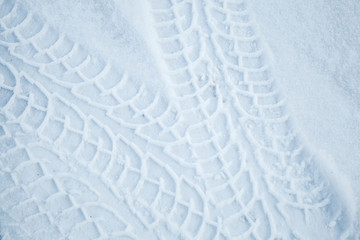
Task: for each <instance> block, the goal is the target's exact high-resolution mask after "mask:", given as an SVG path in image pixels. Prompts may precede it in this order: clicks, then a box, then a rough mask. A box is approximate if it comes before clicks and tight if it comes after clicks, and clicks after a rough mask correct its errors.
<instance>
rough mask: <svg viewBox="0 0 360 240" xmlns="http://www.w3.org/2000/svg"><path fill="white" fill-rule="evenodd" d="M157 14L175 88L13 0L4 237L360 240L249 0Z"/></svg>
mask: <svg viewBox="0 0 360 240" xmlns="http://www.w3.org/2000/svg"><path fill="white" fill-rule="evenodd" d="M149 10H150V11H151V12H152V14H153V25H154V28H155V30H156V32H157V33H158V41H159V45H160V48H161V50H162V53H161V54H162V56H163V62H164V64H165V65H166V73H165V74H164V75H165V76H167V78H166V79H165V80H166V81H167V82H168V85H169V86H170V89H169V91H171V94H169V93H168V92H165V91H166V89H165V90H164V89H155V88H153V87H151V86H149V84H150V83H151V81H142V80H141V79H138V78H136V77H135V75H133V74H132V73H130V72H124V71H122V69H121V66H120V67H119V66H113V65H112V64H111V63H109V62H107V61H106V60H104V59H99V58H97V57H94V56H92V55H91V53H89V52H90V51H89V50H87V49H84V48H82V47H81V46H80V45H78V44H76V43H74V42H73V41H71V39H69V38H68V37H66V36H65V35H62V34H60V33H59V32H58V31H57V30H56V29H55V28H53V27H52V26H49V25H48V24H46V22H43V21H42V20H41V19H40V18H39V17H38V16H35V15H32V14H31V13H30V12H28V11H27V10H26V9H24V7H22V5H20V4H18V3H16V1H4V2H3V3H2V5H1V7H0V18H1V19H0V56H1V57H0V74H1V75H0V76H1V77H0V96H1V98H0V108H1V109H0V122H1V126H0V160H1V161H0V226H1V231H2V235H3V237H4V239H309V238H313V239H345V238H350V237H351V232H352V228H351V224H352V219H351V216H350V214H349V212H348V206H347V205H346V203H345V202H344V201H342V198H339V197H338V196H337V191H336V189H335V188H334V187H333V186H332V185H331V179H328V178H327V176H326V175H324V174H323V173H322V172H321V169H319V166H318V165H317V160H316V159H317V158H318V156H317V155H315V154H314V153H312V151H310V150H308V148H307V147H306V146H305V144H304V142H303V141H302V140H301V138H300V137H299V136H298V134H296V133H295V129H294V126H293V125H292V123H291V120H290V119H289V116H288V114H287V112H286V109H285V106H284V104H285V103H284V101H283V100H282V99H281V96H280V93H279V92H278V90H277V88H276V86H275V79H274V76H273V75H272V73H271V66H270V65H271V61H270V60H269V59H268V57H267V56H266V51H265V47H264V42H263V40H262V39H261V37H260V36H259V34H258V33H257V29H256V24H255V23H254V22H253V18H252V15H251V13H249V10H248V6H247V2H245V1H217V0H212V1H170V0H150V1H149ZM169 95H170V96H171V97H168V96H169Z"/></svg>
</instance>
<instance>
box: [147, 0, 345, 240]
mask: <svg viewBox="0 0 360 240" xmlns="http://www.w3.org/2000/svg"><path fill="white" fill-rule="evenodd" d="M150 2H151V5H152V9H153V12H154V19H155V28H156V30H157V32H158V36H159V41H160V45H161V47H162V50H163V53H164V61H165V63H167V65H169V66H168V71H169V75H170V78H169V81H172V82H174V87H173V89H174V92H175V95H176V93H177V89H178V88H180V87H182V86H183V85H185V86H196V81H197V80H199V79H200V80H201V79H204V78H209V79H210V81H212V82H213V86H214V88H215V89H216V90H217V91H216V92H213V94H212V96H216V98H217V99H221V100H222V101H221V102H222V104H219V106H218V109H224V108H226V109H229V111H228V113H227V114H226V115H225V116H226V118H225V119H226V121H225V124H224V128H225V129H227V130H228V132H230V133H232V135H233V136H232V137H230V139H232V140H233V141H234V142H241V143H242V144H240V145H239V144H236V145H237V146H238V149H241V150H243V151H242V152H245V153H246V154H243V156H240V157H239V156H237V155H236V154H233V155H230V156H227V155H226V154H224V153H222V152H221V150H219V149H216V150H215V151H214V153H215V152H217V153H218V154H219V155H218V156H220V159H224V160H223V161H222V162H221V160H220V161H218V162H217V165H216V164H214V165H215V168H214V169H216V170H217V171H218V172H214V173H213V175H211V174H210V176H211V177H210V178H218V176H219V175H218V173H219V172H220V171H221V169H223V168H224V167H223V166H226V164H224V163H225V162H227V159H236V160H235V161H238V162H241V160H243V159H245V161H244V160H243V161H244V162H245V164H241V165H242V166H241V167H240V168H238V169H237V170H235V171H238V172H237V173H246V174H239V175H242V176H241V177H239V179H241V180H240V181H238V182H237V185H236V184H234V183H232V181H233V179H236V178H237V176H236V173H235V175H234V176H233V177H229V176H231V174H228V173H227V172H225V174H224V173H222V174H224V175H222V176H223V177H224V179H223V183H222V186H221V187H220V189H221V188H222V189H221V191H219V192H217V194H215V195H216V196H222V197H225V198H229V199H230V200H229V201H228V202H227V203H226V206H227V207H228V206H232V207H233V209H232V212H233V213H236V216H235V217H234V219H230V218H226V217H225V220H224V222H225V232H224V236H227V237H252V238H255V239H265V238H266V239H267V238H269V239H274V238H307V237H310V236H315V235H316V234H317V233H316V232H318V231H319V229H315V228H312V226H313V224H314V223H319V222H321V223H322V225H323V226H328V227H325V228H324V229H323V230H322V232H321V233H318V236H319V237H320V238H324V237H325V236H328V237H330V238H340V237H343V238H344V237H346V236H347V235H348V226H349V225H350V224H349V222H348V221H349V216H348V215H347V214H348V213H347V212H346V207H345V206H344V205H342V203H341V202H340V200H339V199H338V198H337V196H336V192H335V191H334V190H333V189H332V187H331V186H330V185H329V184H330V182H329V180H327V179H326V177H325V176H324V175H322V173H321V172H320V171H318V170H317V169H316V168H317V166H316V165H315V164H314V161H315V160H314V158H315V157H316V156H314V155H312V154H311V153H309V151H308V150H307V149H306V147H305V146H303V144H302V143H301V140H300V139H299V137H297V136H296V134H295V133H294V130H293V129H294V128H293V127H292V125H291V122H290V120H289V117H288V116H287V114H286V111H285V107H284V102H283V101H282V100H281V98H280V96H279V94H278V92H277V89H276V86H275V81H274V79H273V77H272V75H271V70H270V68H269V61H268V60H267V57H266V55H265V54H264V50H263V47H262V40H261V39H260V38H259V37H258V34H257V33H256V29H255V26H254V23H253V22H252V21H251V15H250V14H249V12H248V10H247V3H246V2H243V1H238V2H235V1H211V2H202V1H194V2H193V1H178V2H176V3H175V2H173V1H167V0H164V1H156V0H154V1H150ZM203 9H205V12H204V10H203ZM199 62H200V63H199ZM201 64H202V65H207V67H203V68H202V72H201V74H200V76H197V75H196V71H197V66H198V65H201ZM199 72H200V71H199ZM179 79H180V81H179ZM179 82H180V84H181V85H180V84H179ZM179 86H180V87H179ZM204 88H206V85H205V87H204ZM193 89H195V90H194V93H193V94H192V95H193V96H199V95H200V92H201V88H199V87H198V88H196V87H193ZM177 95H178V96H179V97H178V101H179V102H180V103H181V102H185V101H187V99H188V98H189V97H188V92H186V91H182V93H181V94H177ZM199 102H200V103H199ZM193 103H194V104H192V105H190V104H186V106H187V107H188V106H192V107H193V108H191V109H190V110H188V108H186V109H183V112H186V111H192V112H191V114H193V115H195V114H196V113H198V112H201V111H202V109H203V108H204V105H205V104H204V103H203V102H201V101H195V100H194V101H193ZM196 103H197V104H196ZM215 109H216V107H215ZM218 109H216V110H215V111H214V112H216V111H219V110H218ZM220 111H221V110H220ZM220 111H219V112H220ZM203 115H204V117H203V118H202V119H201V120H202V121H205V122H206V121H207V119H211V118H212V116H211V115H206V114H203ZM214 115H216V113H215V114H214ZM231 124H232V125H231ZM194 125H195V124H194ZM189 129H190V127H189ZM189 132H190V131H189ZM234 133H235V134H234ZM189 135H190V137H188V143H189V142H190V143H189V145H193V144H192V142H194V141H195V138H196V137H195V136H191V134H189ZM203 135H206V134H203ZM211 135H212V134H211V133H210V136H211ZM210 136H206V137H205V136H204V138H205V139H209V138H211V137H210ZM209 142H211V141H209ZM234 142H233V144H234ZM226 144H231V140H230V141H229V142H227V143H226ZM226 144H225V146H226ZM182 152H184V151H182ZM194 152H195V153H189V154H187V155H186V156H184V157H183V160H184V161H189V159H191V157H190V156H194V155H195V156H196V150H195V151H194ZM203 152H206V153H209V152H211V148H207V149H204V151H203ZM209 155H210V156H206V157H204V158H205V159H206V158H207V159H211V154H209ZM214 155H215V154H214ZM244 155H245V156H244ZM192 161H197V162H198V164H199V165H201V164H202V157H201V156H197V158H195V160H194V159H192ZM204 162H205V161H204ZM208 163H210V161H209V162H208ZM238 165H240V164H239V163H238ZM244 165H245V166H244ZM207 166H210V164H207ZM219 169H220V170H219ZM201 173H202V175H201V176H200V177H204V178H205V179H207V177H206V173H204V171H202V172H201ZM214 186H217V184H216V183H215V184H214V183H210V184H207V185H206V191H207V190H211V188H213V187H214ZM248 186H250V187H248ZM246 188H248V189H249V188H250V189H251V190H252V193H253V195H255V196H251V195H250V197H249V196H248V198H250V199H251V201H250V203H249V205H246V204H245V205H244V201H242V202H241V201H238V199H239V196H241V195H242V193H243V191H244V189H246ZM210 199H211V197H210ZM218 200H219V199H216V198H215V199H212V201H213V202H215V206H216V207H215V208H216V209H222V206H221V204H220V202H221V201H218ZM221 200H224V199H221ZM232 200H237V202H235V204H231V201H232ZM238 202H240V204H239V203H238ZM241 203H242V204H241ZM245 203H246V201H245ZM236 204H237V207H236ZM240 209H241V210H243V209H245V211H244V210H243V211H240ZM254 209H256V210H254ZM244 212H245V213H244ZM220 215H221V217H224V216H226V214H225V211H224V212H222V213H221V214H220ZM259 219H261V220H260V221H259ZM256 220H257V221H256ZM279 226H281V227H280V229H279ZM304 229H308V231H307V232H304ZM308 232H310V233H308ZM305 234H310V235H309V236H306V235H305ZM325 238H326V237H325Z"/></svg>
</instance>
